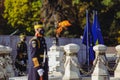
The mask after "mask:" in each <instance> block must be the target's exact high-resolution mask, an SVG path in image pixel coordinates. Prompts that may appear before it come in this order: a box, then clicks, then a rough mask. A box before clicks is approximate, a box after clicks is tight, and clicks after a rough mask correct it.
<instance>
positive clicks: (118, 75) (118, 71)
mask: <svg viewBox="0 0 120 80" xmlns="http://www.w3.org/2000/svg"><path fill="white" fill-rule="evenodd" d="M115 48H116V50H117V54H118V56H119V59H120V45H118V46H116V47H115ZM114 76H115V78H119V79H120V60H119V62H118V65H117V67H116V69H115V72H114Z"/></svg>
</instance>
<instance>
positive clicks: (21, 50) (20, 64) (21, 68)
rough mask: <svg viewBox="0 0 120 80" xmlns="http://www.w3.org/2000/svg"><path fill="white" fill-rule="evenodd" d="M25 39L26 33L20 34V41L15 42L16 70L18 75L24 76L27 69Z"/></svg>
mask: <svg viewBox="0 0 120 80" xmlns="http://www.w3.org/2000/svg"><path fill="white" fill-rule="evenodd" d="M25 41H26V35H24V34H21V35H20V41H19V42H18V43H17V56H16V58H15V67H16V69H17V72H18V76H24V75H26V71H27V60H28V55H27V44H26V43H25Z"/></svg>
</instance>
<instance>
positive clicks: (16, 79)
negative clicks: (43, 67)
mask: <svg viewBox="0 0 120 80" xmlns="http://www.w3.org/2000/svg"><path fill="white" fill-rule="evenodd" d="M9 80H28V79H27V76H23V77H12V78H9ZM49 80H62V78H61V79H58V78H50V79H49ZM82 80H91V77H82ZM110 80H120V78H114V77H110Z"/></svg>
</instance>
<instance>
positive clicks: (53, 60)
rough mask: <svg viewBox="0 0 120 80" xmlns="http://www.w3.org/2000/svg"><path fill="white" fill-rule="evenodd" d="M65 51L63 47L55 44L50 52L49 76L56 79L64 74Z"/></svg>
mask: <svg viewBox="0 0 120 80" xmlns="http://www.w3.org/2000/svg"><path fill="white" fill-rule="evenodd" d="M63 55H64V51H63V49H62V48H61V47H59V46H56V45H53V46H52V47H50V51H49V52H48V58H49V61H48V63H49V77H51V78H53V80H54V79H58V78H62V76H63V74H64V67H63V65H64V60H63V59H64V56H63Z"/></svg>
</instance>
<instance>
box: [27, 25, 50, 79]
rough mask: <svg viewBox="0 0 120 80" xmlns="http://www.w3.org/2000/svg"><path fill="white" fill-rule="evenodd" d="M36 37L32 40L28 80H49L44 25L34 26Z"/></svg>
mask: <svg viewBox="0 0 120 80" xmlns="http://www.w3.org/2000/svg"><path fill="white" fill-rule="evenodd" d="M34 29H35V36H34V37H33V38H32V39H31V40H30V51H31V52H30V58H29V75H28V80H48V58H47V46H46V42H45V38H44V29H43V25H42V24H36V25H35V26H34Z"/></svg>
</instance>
